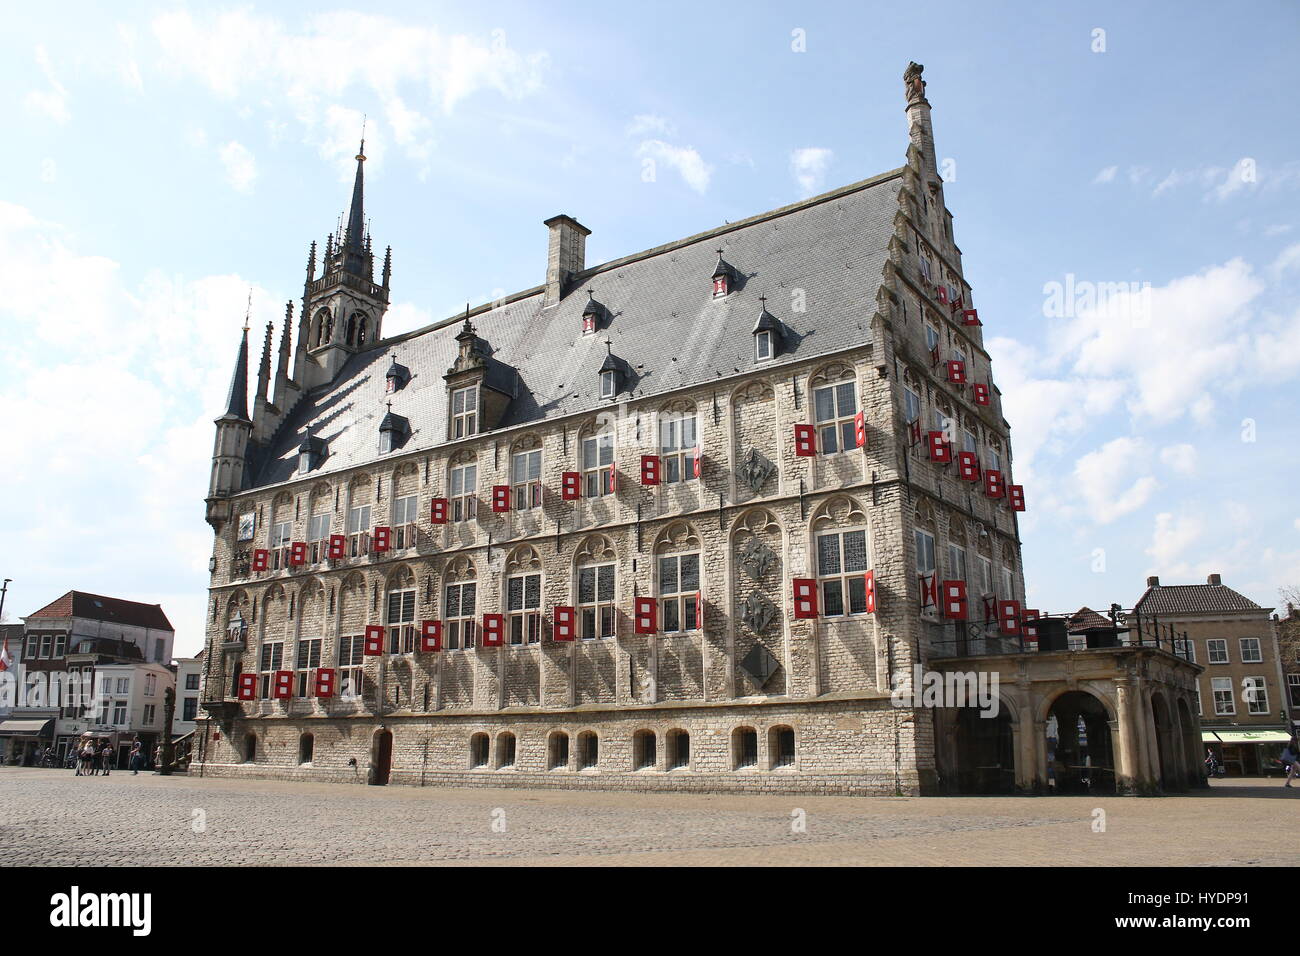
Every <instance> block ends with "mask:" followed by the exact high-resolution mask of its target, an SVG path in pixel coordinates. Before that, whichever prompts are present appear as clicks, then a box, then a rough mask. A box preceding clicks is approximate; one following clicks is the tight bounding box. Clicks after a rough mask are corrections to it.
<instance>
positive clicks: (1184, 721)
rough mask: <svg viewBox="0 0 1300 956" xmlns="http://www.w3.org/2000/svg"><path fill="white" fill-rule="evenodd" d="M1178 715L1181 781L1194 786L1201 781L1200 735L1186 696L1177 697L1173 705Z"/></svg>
mask: <svg viewBox="0 0 1300 956" xmlns="http://www.w3.org/2000/svg"><path fill="white" fill-rule="evenodd" d="M1175 711H1176V713H1177V716H1178V729H1179V738H1180V743H1181V745H1182V748H1183V760H1184V762H1185V766H1184V768H1183V782H1184V785H1185V786H1188V787H1196V786H1200V785H1201V784H1202V783H1203V779H1202V778H1203V774H1202V772H1201V770H1202V765H1201V760H1202V756H1201V735H1200V733H1199V731H1198V721H1197V720H1196V719H1195V718H1193V717H1192V709H1191V708H1190V707H1188V706H1187V698H1185V697H1179V698H1178V702H1177V704H1176V706H1175Z"/></svg>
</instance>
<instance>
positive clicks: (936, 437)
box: [929, 432, 952, 465]
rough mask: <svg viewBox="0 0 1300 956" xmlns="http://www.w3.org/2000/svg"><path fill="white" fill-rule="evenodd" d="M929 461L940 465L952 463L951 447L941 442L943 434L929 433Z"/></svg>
mask: <svg viewBox="0 0 1300 956" xmlns="http://www.w3.org/2000/svg"><path fill="white" fill-rule="evenodd" d="M929 441H930V460H931V461H935V462H939V463H940V464H944V465H946V464H948V463H949V462H950V461H952V446H951V445H950V444H948V443H947V442H946V441H944V440H943V432H930V433H929Z"/></svg>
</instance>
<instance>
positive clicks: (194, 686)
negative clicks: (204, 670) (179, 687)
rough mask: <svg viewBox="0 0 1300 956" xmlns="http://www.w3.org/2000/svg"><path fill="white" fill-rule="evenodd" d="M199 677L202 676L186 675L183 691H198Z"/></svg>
mask: <svg viewBox="0 0 1300 956" xmlns="http://www.w3.org/2000/svg"><path fill="white" fill-rule="evenodd" d="M201 676H202V675H200V674H186V675H185V689H186V690H198V689H199V678H200V677H201Z"/></svg>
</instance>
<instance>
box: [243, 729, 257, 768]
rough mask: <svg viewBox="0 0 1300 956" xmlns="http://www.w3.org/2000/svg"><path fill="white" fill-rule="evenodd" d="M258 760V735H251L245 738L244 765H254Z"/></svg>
mask: <svg viewBox="0 0 1300 956" xmlns="http://www.w3.org/2000/svg"><path fill="white" fill-rule="evenodd" d="M256 759H257V734H249V735H248V736H247V737H245V738H244V763H252V762H253V761H254V760H256Z"/></svg>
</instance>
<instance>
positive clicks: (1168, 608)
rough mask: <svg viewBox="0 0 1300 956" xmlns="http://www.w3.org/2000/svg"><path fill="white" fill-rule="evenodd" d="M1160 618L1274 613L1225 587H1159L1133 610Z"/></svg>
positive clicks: (1147, 591)
mask: <svg viewBox="0 0 1300 956" xmlns="http://www.w3.org/2000/svg"><path fill="white" fill-rule="evenodd" d="M1133 610H1134V611H1136V612H1137V613H1139V614H1151V615H1155V616H1156V617H1161V616H1176V615H1179V614H1212V613H1214V612H1217V611H1264V612H1267V611H1270V610H1272V608H1263V607H1260V606H1259V605H1258V604H1256V603H1255V602H1254V601H1252V600H1251V599H1250V598H1248V597H1245V596H1244V595H1242V594H1238V593H1237V592H1236V591H1234V590H1233V589H1232V588H1230V587H1228V586H1227V585H1224V584H1157V585H1155V586H1154V587H1149V588H1147V589H1146V592H1145V593H1144V594H1143V595H1142V597H1141V598H1139V599H1138V602H1137V604H1136V605H1135V606H1134V608H1133Z"/></svg>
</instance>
